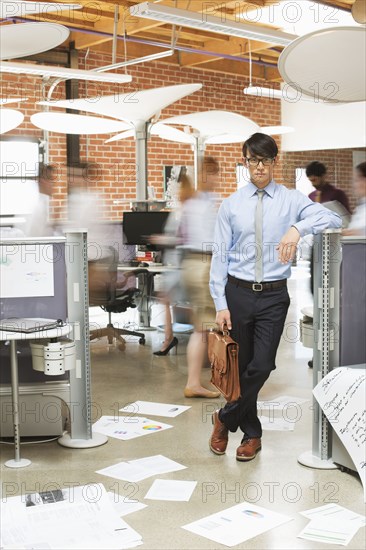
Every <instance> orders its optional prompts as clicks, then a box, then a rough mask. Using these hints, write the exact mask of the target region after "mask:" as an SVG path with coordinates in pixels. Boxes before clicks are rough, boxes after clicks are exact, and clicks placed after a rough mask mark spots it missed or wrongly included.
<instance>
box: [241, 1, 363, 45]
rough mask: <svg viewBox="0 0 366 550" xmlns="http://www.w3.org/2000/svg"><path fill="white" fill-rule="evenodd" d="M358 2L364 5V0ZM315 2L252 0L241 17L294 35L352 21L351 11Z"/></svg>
mask: <svg viewBox="0 0 366 550" xmlns="http://www.w3.org/2000/svg"><path fill="white" fill-rule="evenodd" d="M361 2H363V4H364V5H365V0H361ZM264 3H266V4H268V2H262V4H264ZM318 4H319V5H316V3H315V2H314V1H313V0H297V1H296V2H293V1H292V0H280V1H277V2H276V3H271V4H270V5H267V6H255V5H254V2H252V4H251V5H249V6H246V7H245V11H243V13H242V17H243V18H244V20H246V21H252V22H254V21H258V22H260V23H261V24H262V25H269V26H272V27H274V28H276V29H281V30H282V31H283V32H289V33H293V34H296V36H304V35H305V34H308V33H310V32H314V31H318V30H320V29H329V28H331V27H338V26H340V25H342V26H343V25H347V26H348V25H356V23H355V21H353V18H352V15H351V13H349V12H347V11H344V10H342V9H339V8H337V7H336V6H330V5H326V4H324V3H322V2H318ZM328 4H329V2H328ZM238 5H239V6H240V3H239V4H238ZM251 7H252V8H253V9H251Z"/></svg>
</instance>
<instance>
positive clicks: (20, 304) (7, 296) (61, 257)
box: [0, 237, 70, 437]
mask: <svg viewBox="0 0 366 550" xmlns="http://www.w3.org/2000/svg"><path fill="white" fill-rule="evenodd" d="M65 253H66V239H65V238H64V237H48V238H41V239H39V238H37V239H32V238H27V239H16V240H15V239H3V240H2V241H1V243H0V289H1V293H0V318H1V319H4V318H13V317H43V318H48V319H62V320H63V321H66V319H67V291H66V261H65ZM42 284H44V288H45V292H44V293H45V294H48V295H42ZM37 287H38V290H37ZM35 294H38V295H35ZM17 357H18V378H19V394H20V413H21V414H20V421H21V433H22V435H24V436H48V435H50V436H51V435H61V434H62V433H63V430H64V424H65V419H66V417H67V414H66V409H65V410H64V407H63V406H62V401H65V402H68V401H69V398H70V395H69V374H68V373H67V372H66V373H65V374H63V375H61V376H52V377H49V376H46V375H45V374H44V373H43V372H40V371H36V370H33V368H32V356H31V348H30V345H29V342H26V341H21V340H20V341H18V342H17ZM0 361H1V369H0V405H1V423H0V431H1V435H2V436H3V437H10V436H12V434H13V422H12V414H11V389H10V379H11V377H10V353H9V346H8V345H7V343H6V342H1V343H0ZM51 412H52V415H51Z"/></svg>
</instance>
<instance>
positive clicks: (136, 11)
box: [130, 2, 297, 46]
mask: <svg viewBox="0 0 366 550" xmlns="http://www.w3.org/2000/svg"><path fill="white" fill-rule="evenodd" d="M130 14H131V15H132V16H135V17H142V18H145V19H154V20H155V21H161V22H163V23H170V24H171V25H180V26H182V27H190V28H193V29H200V30H204V31H210V32H217V33H219V34H227V35H229V36H237V37H239V38H246V39H248V40H259V41H260V42H268V43H270V44H277V45H279V46H287V45H288V44H290V43H291V42H292V41H293V40H295V39H296V38H297V36H296V35H293V34H288V33H285V32H282V31H277V30H274V29H273V30H272V29H268V28H264V27H258V26H257V25H251V24H249V23H237V22H236V21H232V20H227V21H226V20H225V19H223V17H221V18H220V17H213V16H212V15H207V14H204V13H196V12H193V11H188V10H180V9H177V8H171V7H169V6H160V5H158V4H151V3H149V2H143V3H141V4H135V5H134V6H131V7H130Z"/></svg>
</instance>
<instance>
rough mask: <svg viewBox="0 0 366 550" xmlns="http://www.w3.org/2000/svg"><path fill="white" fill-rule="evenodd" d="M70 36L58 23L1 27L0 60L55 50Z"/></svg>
mask: <svg viewBox="0 0 366 550" xmlns="http://www.w3.org/2000/svg"><path fill="white" fill-rule="evenodd" d="M69 35H70V31H69V29H67V28H66V27H64V26H63V25H59V24H58V23H20V24H16V25H3V26H2V27H1V32H0V58H1V59H16V58H18V57H26V56H28V55H35V54H37V53H41V52H46V51H48V50H52V49H53V48H56V47H57V46H59V45H60V44H62V43H63V42H65V40H67V38H68V37H69Z"/></svg>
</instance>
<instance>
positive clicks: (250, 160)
mask: <svg viewBox="0 0 366 550" xmlns="http://www.w3.org/2000/svg"><path fill="white" fill-rule="evenodd" d="M246 161H247V163H248V164H249V166H258V164H259V163H260V162H261V163H262V164H263V166H270V165H271V164H273V162H274V159H273V158H264V159H257V158H256V157H252V158H248V157H246Z"/></svg>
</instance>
